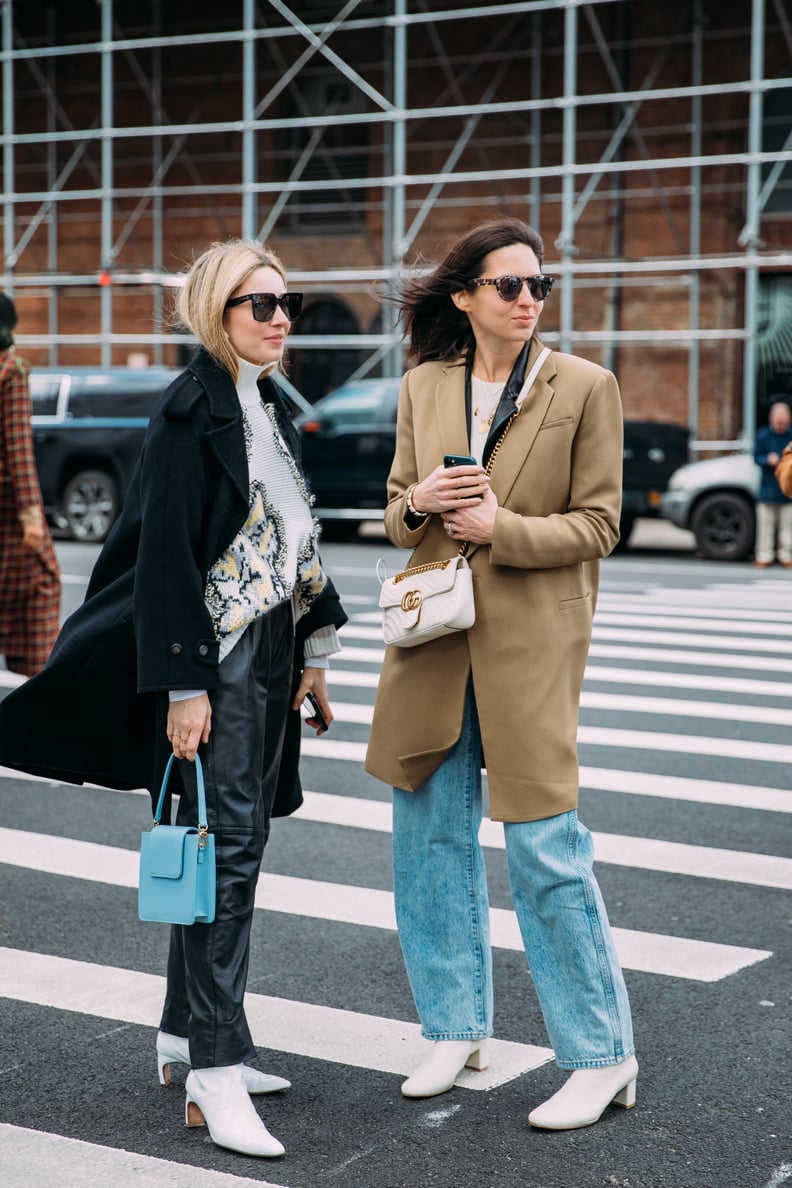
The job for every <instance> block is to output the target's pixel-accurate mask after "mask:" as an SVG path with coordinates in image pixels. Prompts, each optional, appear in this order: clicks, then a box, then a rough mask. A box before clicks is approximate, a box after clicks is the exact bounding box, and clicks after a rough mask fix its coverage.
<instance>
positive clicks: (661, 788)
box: [0, 767, 792, 813]
mask: <svg viewBox="0 0 792 1188" xmlns="http://www.w3.org/2000/svg"><path fill="white" fill-rule="evenodd" d="M0 779H7V780H31V781H33V782H34V783H45V784H50V785H54V786H58V787H61V788H69V787H73V785H72V784H68V783H66V782H65V781H63V780H51V779H47V778H46V777H44V776H34V775H22V774H21V773H20V772H18V771H14V770H13V769H12V768H10V767H0ZM580 786H581V788H588V789H591V790H593V791H600V792H620V793H624V794H626V795H630V796H654V797H658V798H661V799H664V800H689V801H692V802H694V803H697V804H719V805H728V806H729V807H731V808H742V809H751V810H754V809H755V810H757V811H761V812H773V813H792V792H790V791H788V790H787V789H785V788H768V787H764V786H762V785H758V784H731V783H729V784H727V783H723V782H722V781H719V780H696V779H692V778H690V777H689V776H669V775H655V774H654V773H652V772H645V771H620V770H619V769H617V768H612V767H581V768H580ZM83 787H85V788H95V789H96V790H97V791H99V792H106V791H107V789H106V788H102V787H100V786H99V785H98V784H84V785H83ZM124 793H125V794H129V795H136V796H148V795H149V793H148V790H147V789H146V788H129V789H124Z"/></svg>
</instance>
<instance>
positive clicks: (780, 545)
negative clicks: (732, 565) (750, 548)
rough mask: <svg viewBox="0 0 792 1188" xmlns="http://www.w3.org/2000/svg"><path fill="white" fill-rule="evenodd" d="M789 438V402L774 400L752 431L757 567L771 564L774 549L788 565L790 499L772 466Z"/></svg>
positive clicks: (791, 521)
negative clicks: (764, 419)
mask: <svg viewBox="0 0 792 1188" xmlns="http://www.w3.org/2000/svg"><path fill="white" fill-rule="evenodd" d="M790 441H792V414H790V410H789V405H788V404H785V403H784V401H783V400H777V401H776V403H775V404H772V405H771V406H770V412H769V413H768V416H767V424H766V425H764V426H763V427H762V428H761V429H760V430H759V432H758V433H757V434H756V443H755V446H754V459H755V461H756V462H757V463H758V465H759V466H760V467H761V468H762V478H761V482H760V485H759V498H758V500H757V504H756V560H755V561H754V565H757V566H759V568H760V569H764V568H766V567H767V566H768V565H772V563H773V561H774V560H775V557H776V548H777V549H778V560H779V561H780V562H781V564H782V565H785V566H792V499H790V498H789V496H787V495H785V494H784V492H783V491H782V490H781V487H780V486H779V484H778V479H777V478H776V473H775V471H776V467H777V466H778V463H779V461H780V459H781V455H782V454H783V452H784V449H785V447H786V446H787V445H789V443H790Z"/></svg>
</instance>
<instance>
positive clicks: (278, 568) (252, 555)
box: [170, 359, 340, 701]
mask: <svg viewBox="0 0 792 1188" xmlns="http://www.w3.org/2000/svg"><path fill="white" fill-rule="evenodd" d="M264 370H267V369H263V368H262V367H261V364H258V363H249V362H248V361H247V360H245V359H240V360H239V379H238V380H237V385H236V389H237V395H238V396H239V403H240V405H241V407H242V420H243V425H244V432H245V447H246V450H247V456H248V471H249V479H250V501H249V513H248V518H247V520H246V521H245V523H244V524H243V526H242V528H241V529H240V531H239V532H238V533H237V535H236V537H235V538H234V540H233V541H232V542H231V544H230V545H229V547H228V549H227V550H226V552H225V553H224V554H223V556H222V557H220V558H218V560H217V561H216V562H215V564H214V565H213V566H212V568H211V570H210V571H209V574H208V577H207V582H206V591H205V599H206V605H207V608H208V609H209V612H210V614H211V616H212V623H213V626H214V632H215V638H216V639H218V640H219V641H220V653H219V656H220V660H221V661H222V660H223V659H224V658H225V657H226V656H227V655H228V654H229V652H230V651H231V649H232V648H233V647H234V645H235V644H236V643H237V642H238V640H239V639H240V638H241V636H242V635H243V633H244V631H245V630H246V628H247V627H249V626H250V624H251V623H252V622H253V621H254V620H255V619H257V618H258V617H259V616H260V615H262V614H265V613H266V612H267V611H268V610H271V609H272V608H273V607H274V606H277V605H278V604H279V603H281V602H285V601H287V600H289V599H291V601H292V604H293V607H294V613H295V617H296V618H299V617H300V615H301V614H303V613H304V612H305V611H306V610H307V609H308V607H309V606H310V604H311V602H312V601H313V599H314V598H315V597H316V596H317V594H318V593H319V592H320V591H321V590H322V589H323V588H324V586H325V584H326V582H327V578H326V576H325V574H324V571H323V570H322V567H321V563H320V561H319V553H318V547H317V536H318V523H317V522H316V521H315V520H314V519H313V516H312V515H311V496H310V493H309V491H308V489H307V487H306V485H305V482H304V480H303V477H302V475H301V474H300V472H299V470H298V468H297V465H296V463H295V461H294V459H293V458H292V456H291V453H290V452H289V449H288V447H287V445H286V443H285V441H284V440H283V437H282V436H281V433H280V430H279V429H278V423H277V419H276V416H275V409H274V407H273V405H272V404H263V403H262V400H261V396H260V393H259V390H258V379H259V376H260V375H261V374H262V372H263V371H264ZM339 650H340V644H339V641H338V635H337V633H336V630H335V628H334V627H323V628H320V629H319V630H318V631H315V632H314V633H313V634H312V635H310V636H309V637H308V639H307V640H306V641H305V658H306V661H307V662H309V663H310V664H311V665H312V666H314V667H317V668H326V667H327V664H328V661H327V657H328V656H329V655H331V654H332V653H333V652H337V651H339ZM202 692H204V690H200V689H198V690H179V691H173V692H171V695H170V699H171V701H181V700H184V699H185V698H187V697H195V696H197V695H199V694H200V693H202Z"/></svg>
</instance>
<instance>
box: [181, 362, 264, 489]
mask: <svg viewBox="0 0 792 1188" xmlns="http://www.w3.org/2000/svg"><path fill="white" fill-rule="evenodd" d="M190 371H192V372H193V374H194V375H195V376H196V377H197V379H198V382H199V383H200V384H201V386H202V387H203V389H204V391H205V392H206V395H207V398H208V400H209V411H210V413H211V416H212V421H213V422H214V426H215V427H214V428H212V429H210V430H209V432H208V433H207V434H206V440H207V441H208V443H209V445H210V446H211V447H212V449H213V450H214V453H215V457H216V458H217V461H218V463H219V465H220V466H221V467H222V469H223V470H224V471H225V473H226V474H227V476H228V479H229V481H230V482H231V484H232V486H233V487H234V488H235V489H236V491H237V493H238V494H239V496H240V497H241V499H242V500H244V504H245V507H247V504H248V498H249V483H250V480H249V475H248V461H247V451H246V449H245V435H244V431H243V429H242V411H241V408H240V405H239V397H238V396H237V393H236V387H235V385H234V381H233V380H232V379H231V376H230V375H229V374H228V372H227V371H225V370H224V369H223V368H222V367H219V366H218V365H217V363H215V361H214V360H213V359H212V357H211V356H210V355H209V354H208V353H207V352H206V351H204V350H201V351H199V352H198V354H197V356H196V358H195V359H194V360H193V361H192V363H191V364H190Z"/></svg>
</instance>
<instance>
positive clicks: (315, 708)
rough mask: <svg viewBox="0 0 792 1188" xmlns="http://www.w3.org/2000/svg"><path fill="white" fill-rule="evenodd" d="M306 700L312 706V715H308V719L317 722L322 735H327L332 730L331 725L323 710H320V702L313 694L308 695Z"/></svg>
mask: <svg viewBox="0 0 792 1188" xmlns="http://www.w3.org/2000/svg"><path fill="white" fill-rule="evenodd" d="M305 700H306V701H307V702H309V704H310V706H311V713H310V714H309V715H308V717H309V718H310V719H311V720H312V721H314V722H316V725H317V726H318V727H319V730H320V731H321V732H322V733H325V732H326V731H328V730H329V729H330V724H329V722H328V721H327V718H326V717H325V716H324V714H323V713H322V711H321V709H320V708H319V702H318V701H317V700H316V698H315V697H314V695H313V693H311V692H308V693H306V694H305Z"/></svg>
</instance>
